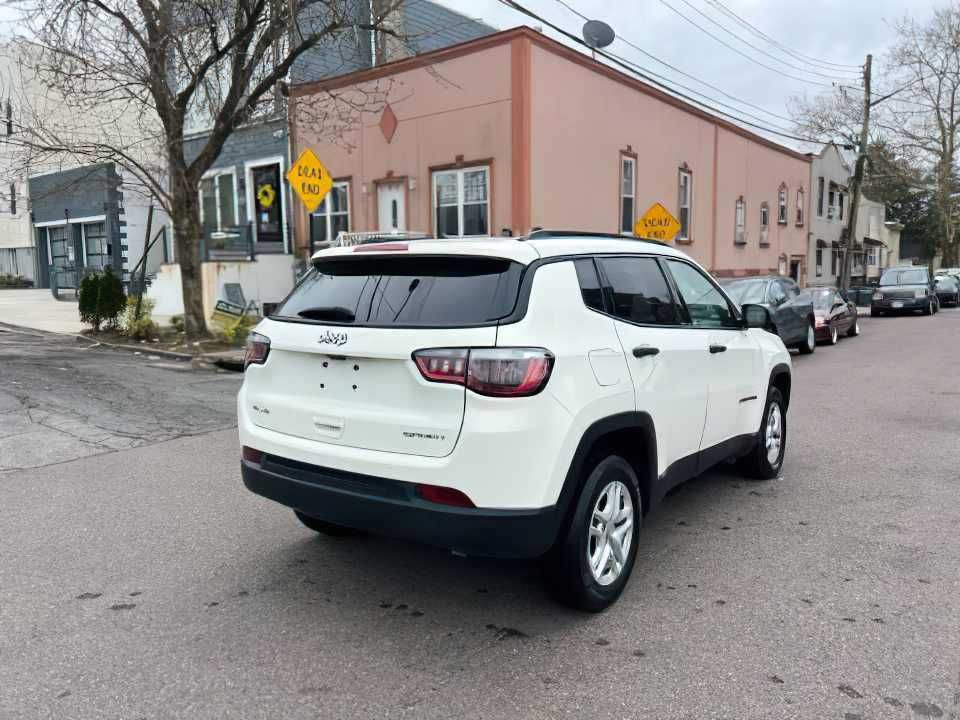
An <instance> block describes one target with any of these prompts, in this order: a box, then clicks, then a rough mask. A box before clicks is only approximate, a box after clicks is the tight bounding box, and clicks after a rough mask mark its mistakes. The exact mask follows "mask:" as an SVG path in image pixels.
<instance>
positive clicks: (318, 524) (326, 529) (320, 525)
mask: <svg viewBox="0 0 960 720" xmlns="http://www.w3.org/2000/svg"><path fill="white" fill-rule="evenodd" d="M293 514H294V515H296V516H297V519H298V520H299V521H300V522H302V523H303V524H304V525H306V526H307V527H308V528H310V529H311V530H313V531H314V532H318V533H322V534H323V535H330V536H332V537H349V536H351V535H363V532H361V531H360V530H354V529H353V528H348V527H344V526H343V525H334V524H333V523H329V522H326V521H325V520H318V519H317V518H315V517H310V516H309V515H304V514H303V513H302V512H300V511H299V510H294V511H293Z"/></svg>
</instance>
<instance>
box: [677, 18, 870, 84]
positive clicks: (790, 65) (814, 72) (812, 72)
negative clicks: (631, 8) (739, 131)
mask: <svg viewBox="0 0 960 720" xmlns="http://www.w3.org/2000/svg"><path fill="white" fill-rule="evenodd" d="M681 2H682V3H683V4H684V5H686V6H687V7H689V8H690V9H691V10H693V11H694V12H695V13H697V14H698V15H700V16H701V17H703V18H705V19H707V20H709V21H710V22H711V23H713V24H714V25H716V26H717V27H718V28H720V29H721V30H723V31H724V32H725V33H727V34H728V35H731V36H732V37H734V38H736V39H737V40H739V41H740V42H742V43H743V44H744V45H746V46H747V47H749V48H751V49H752V50H755V51H756V52H758V53H760V54H761V55H765V56H766V57H768V58H770V59H771V60H773V61H775V62H778V63H781V64H782V65H785V66H786V67H788V68H792V69H793V70H799V71H800V72H805V73H809V74H810V75H816V76H817V77H822V78H826V79H827V80H840V81H843V82H853V79H851V78H849V77H841V76H839V75H837V73H839V72H844V73H848V74H849V73H853V72H855V71H853V70H834V71H833V74H832V75H827V74H826V73H822V72H819V71H818V70H808V69H807V68H805V67H801V66H800V65H794V64H793V63H789V62H787V61H786V60H784V59H783V58H779V57H777V56H776V55H774V54H772V53H769V52H767V51H766V50H764V49H763V48H759V47H757V46H756V45H754V44H753V43H751V42H749V41H748V40H744V39H743V38H742V37H740V36H739V35H737V34H736V33H735V32H733V30H731V29H730V28H728V27H726V26H725V25H723V24H722V23H720V22H717V20H715V19H714V18H712V17H710V16H709V15H707V14H706V13H705V12H703V10H701V9H700V8H698V7H697V6H695V5H693V4H692V3H691V2H690V0H681ZM664 4H665V5H666V3H664Z"/></svg>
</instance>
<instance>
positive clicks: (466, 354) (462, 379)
mask: <svg viewBox="0 0 960 720" xmlns="http://www.w3.org/2000/svg"><path fill="white" fill-rule="evenodd" d="M413 360H414V362H415V363H416V364H417V368H419V370H420V373H421V374H422V375H423V377H425V378H426V379H427V380H430V381H431V382H442V383H454V384H457V385H463V386H465V387H467V388H469V389H470V390H473V391H474V392H475V393H478V394H479V395H489V396H492V397H526V396H530V395H536V394H537V393H538V392H540V391H541V390H543V388H544V386H546V384H547V380H549V379H550V372H551V370H553V360H554V358H553V354H552V353H550V352H549V351H548V350H544V349H543V348H472V349H469V348H435V349H430V350H418V351H417V352H415V353H414V354H413Z"/></svg>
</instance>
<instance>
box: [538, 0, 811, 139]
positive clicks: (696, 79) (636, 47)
mask: <svg viewBox="0 0 960 720" xmlns="http://www.w3.org/2000/svg"><path fill="white" fill-rule="evenodd" d="M556 1H557V2H558V3H559V4H561V5H563V6H564V7H565V8H567V10H569V11H570V12H572V13H573V14H574V15H577V16H578V17H580V18H583V19H584V20H588V19H589V18H587V16H586V15H584V14H583V13H581V12H579V11H578V10H576V9H575V8H573V7H571V6H570V4H569V3H567V2H565V0H556ZM616 37H617V40H619V41H620V42H622V43H623V44H625V45H628V46H630V47H631V48H633V49H634V50H636V51H637V52H639V53H642V54H643V55H645V56H647V57H648V58H650V59H651V60H653V61H654V62H657V63H660V64H661V65H663V66H664V67H667V68H670V69H671V70H672V71H673V72H675V73H677V74H679V75H683V76H684V77H686V78H689V79H690V80H693V81H694V82H697V83H700V84H701V85H704V86H705V87H708V88H710V89H711V90H713V91H715V92H718V93H720V94H721V95H723V96H724V97H726V98H729V99H730V100H733V101H734V102H736V103H739V104H741V105H746V106H747V107H750V108H753V109H754V110H759V111H760V112H762V113H764V114H765V115H769V116H770V117H774V118H777V119H778V120H784V121H786V122H789V123H792V122H793V118H788V117H786V116H784V115H778V114H777V113H775V112H772V111H770V110H767V109H766V108H764V107H761V106H760V105H755V104H754V103H752V102H749V101H748V100H744V99H742V98H739V97H737V96H736V95H731V94H730V93H728V92H727V91H726V90H723V89H722V88H719V87H717V86H716V85H712V84H710V83H708V82H707V81H706V80H703V79H701V78H699V77H697V76H696V75H691V74H690V73H688V72H685V71H684V70H681V69H680V68H678V67H677V66H675V65H671V64H670V63H668V62H667V61H666V60H662V59H661V58H658V57H657V56H656V55H653V54H652V53H649V52H647V51H646V50H644V49H643V48H642V47H640V46H639V45H637V44H636V43H633V42H631V41H630V40H628V39H627V38H625V37H623V36H622V35H617V36H616ZM611 54H612V53H611ZM621 59H622V58H621ZM638 67H640V66H638ZM640 69H641V70H644V71H646V72H649V73H650V74H652V75H653V74H655V73H654V72H653V71H652V70H650V69H648V68H643V67H640ZM658 77H660V78H661V79H663V80H666V81H667V82H674V83H675V82H676V81H675V80H670V79H669V78H665V77H663V76H662V75H661V76H658ZM677 85H678V87H684V86H683V85H680V84H679V83H677ZM685 89H688V90H689V88H685ZM691 92H696V91H695V90H691ZM697 94H698V95H702V96H703V97H706V98H708V99H710V100H714V101H715V102H718V103H719V102H720V101H719V100H716V99H715V98H712V97H710V96H708V95H703V94H702V93H697ZM721 104H722V103H721ZM726 107H730V106H729V105H728V106H726ZM738 112H743V113H744V114H746V115H749V113H747V112H746V111H745V110H739V111H738ZM750 117H756V116H755V115H750ZM757 119H758V120H759V119H760V118H757ZM761 122H769V121H768V120H761Z"/></svg>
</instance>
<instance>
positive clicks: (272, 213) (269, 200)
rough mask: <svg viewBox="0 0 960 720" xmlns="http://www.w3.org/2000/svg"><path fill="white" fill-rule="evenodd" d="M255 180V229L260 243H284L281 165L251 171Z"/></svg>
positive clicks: (259, 167) (261, 166) (263, 166)
mask: <svg viewBox="0 0 960 720" xmlns="http://www.w3.org/2000/svg"><path fill="white" fill-rule="evenodd" d="M250 175H251V177H252V179H253V211H254V216H255V217H254V218H253V227H254V229H255V231H256V236H255V237H256V239H257V242H258V243H282V242H283V196H282V194H281V192H280V165H278V164H277V163H271V164H270V165H260V166H258V167H254V168H251V169H250Z"/></svg>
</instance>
